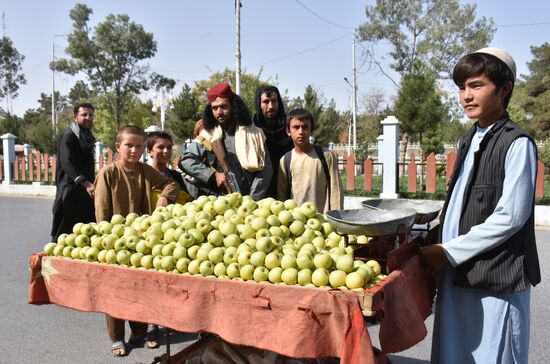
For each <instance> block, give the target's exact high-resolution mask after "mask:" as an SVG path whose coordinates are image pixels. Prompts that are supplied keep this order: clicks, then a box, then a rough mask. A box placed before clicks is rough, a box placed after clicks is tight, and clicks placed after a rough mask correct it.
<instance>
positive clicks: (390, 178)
mask: <svg viewBox="0 0 550 364" xmlns="http://www.w3.org/2000/svg"><path fill="white" fill-rule="evenodd" d="M380 124H382V127H383V130H384V142H383V143H382V146H383V150H382V155H383V156H384V157H383V162H382V163H383V168H384V169H383V176H382V193H381V194H380V197H381V198H394V199H395V198H398V197H399V193H398V191H399V190H398V183H399V179H398V178H397V170H398V167H399V165H398V164H397V160H398V153H399V152H398V146H399V120H398V119H397V118H396V117H395V116H388V117H387V118H385V119H384V120H382V122H381V123H380Z"/></svg>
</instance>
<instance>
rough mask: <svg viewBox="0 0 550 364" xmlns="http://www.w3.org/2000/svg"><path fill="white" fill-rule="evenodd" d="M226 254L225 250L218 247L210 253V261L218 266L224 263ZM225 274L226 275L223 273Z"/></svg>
mask: <svg viewBox="0 0 550 364" xmlns="http://www.w3.org/2000/svg"><path fill="white" fill-rule="evenodd" d="M224 253H225V250H224V248H221V247H216V248H214V249H212V250H210V251H209V252H208V259H209V260H210V261H211V262H212V263H213V264H218V263H220V262H222V261H223V255H224ZM223 274H225V273H223Z"/></svg>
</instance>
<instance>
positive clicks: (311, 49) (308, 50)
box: [246, 33, 349, 67]
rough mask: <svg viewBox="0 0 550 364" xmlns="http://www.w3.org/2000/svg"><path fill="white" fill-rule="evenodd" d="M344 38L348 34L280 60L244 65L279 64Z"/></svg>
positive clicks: (347, 34)
mask: <svg viewBox="0 0 550 364" xmlns="http://www.w3.org/2000/svg"><path fill="white" fill-rule="evenodd" d="M345 37H349V33H346V34H344V35H341V36H339V37H337V38H334V39H331V40H329V41H328V42H325V43H323V44H319V45H318V46H315V47H312V48H308V49H304V50H302V51H299V52H296V53H293V54H290V55H288V56H284V57H280V58H276V59H272V60H270V61H265V62H260V63H256V64H251V65H246V67H256V66H262V65H264V64H269V63H274V62H279V61H283V60H285V59H288V58H292V57H296V56H299V55H301V54H304V53H307V52H310V51H313V50H316V49H319V48H322V47H324V46H326V45H329V44H331V43H334V42H336V41H338V40H340V39H342V38H345Z"/></svg>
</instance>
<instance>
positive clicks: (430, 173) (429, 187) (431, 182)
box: [426, 152, 437, 193]
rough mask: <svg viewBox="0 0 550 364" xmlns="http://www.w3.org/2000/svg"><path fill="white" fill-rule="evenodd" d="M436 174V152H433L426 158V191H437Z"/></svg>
mask: <svg viewBox="0 0 550 364" xmlns="http://www.w3.org/2000/svg"><path fill="white" fill-rule="evenodd" d="M436 176H437V171H436V165H435V154H434V153H433V152H432V153H430V155H429V156H428V158H426V193H435V185H436Z"/></svg>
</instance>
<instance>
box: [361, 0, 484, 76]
mask: <svg viewBox="0 0 550 364" xmlns="http://www.w3.org/2000/svg"><path fill="white" fill-rule="evenodd" d="M475 10H476V6H475V5H469V4H466V5H460V4H459V1H458V0H416V1H399V0H376V4H375V5H372V6H367V7H366V15H367V23H365V24H364V25H362V26H361V27H360V29H359V38H360V39H361V40H363V41H368V42H372V43H376V42H378V41H382V40H384V41H387V42H389V44H390V47H391V51H390V52H389V55H390V57H391V58H392V59H393V63H391V64H390V67H391V68H392V69H393V70H395V71H396V72H397V73H398V74H399V75H400V76H401V77H402V76H403V75H405V74H407V73H410V72H411V71H412V68H413V64H414V63H415V62H416V61H421V62H422V63H424V64H425V65H427V67H428V70H429V71H430V73H431V75H432V77H434V78H436V77H444V78H446V77H448V76H449V74H450V73H451V67H453V65H454V64H455V63H456V62H457V61H458V58H459V57H460V56H462V55H463V54H464V53H467V52H471V51H474V50H475V49H478V48H481V47H484V46H486V45H487V44H489V42H490V41H491V39H492V38H493V33H494V31H495V29H494V28H493V25H494V22H493V20H492V19H491V18H489V19H487V18H485V17H481V18H479V19H478V20H476V14H475ZM368 54H369V55H370V56H372V57H373V58H374V59H375V62H376V64H377V65H378V67H379V68H380V70H381V71H382V72H384V74H385V75H387V76H388V77H389V75H388V74H387V73H386V72H385V70H383V69H382V67H381V64H380V62H379V61H377V60H376V58H375V57H374V53H373V51H372V49H371V50H369V52H368ZM389 78H390V79H391V77H389ZM392 81H393V82H394V84H396V85H397V82H396V81H394V80H393V79H392Z"/></svg>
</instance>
